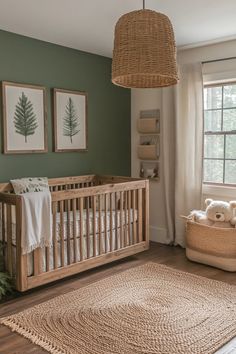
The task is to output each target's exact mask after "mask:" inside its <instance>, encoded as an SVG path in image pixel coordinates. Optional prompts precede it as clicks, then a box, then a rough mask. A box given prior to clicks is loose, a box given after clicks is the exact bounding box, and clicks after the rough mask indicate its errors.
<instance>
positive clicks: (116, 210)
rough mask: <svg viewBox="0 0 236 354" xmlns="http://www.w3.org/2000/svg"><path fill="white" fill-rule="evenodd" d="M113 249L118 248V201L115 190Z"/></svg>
mask: <svg viewBox="0 0 236 354" xmlns="http://www.w3.org/2000/svg"><path fill="white" fill-rule="evenodd" d="M115 238H116V239H115V249H116V250H117V249H118V202H117V192H115Z"/></svg>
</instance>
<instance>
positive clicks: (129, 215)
mask: <svg viewBox="0 0 236 354" xmlns="http://www.w3.org/2000/svg"><path fill="white" fill-rule="evenodd" d="M131 236H132V235H131V196H130V191H128V240H129V241H128V245H129V246H130V245H131V244H132V240H131Z"/></svg>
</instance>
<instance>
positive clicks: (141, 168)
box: [139, 164, 145, 178]
mask: <svg viewBox="0 0 236 354" xmlns="http://www.w3.org/2000/svg"><path fill="white" fill-rule="evenodd" d="M139 177H141V178H144V177H145V176H144V168H143V164H141V167H140V173H139Z"/></svg>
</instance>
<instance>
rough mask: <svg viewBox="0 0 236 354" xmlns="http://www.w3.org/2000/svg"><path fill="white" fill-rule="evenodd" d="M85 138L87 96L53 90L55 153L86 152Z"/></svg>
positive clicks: (86, 131)
mask: <svg viewBox="0 0 236 354" xmlns="http://www.w3.org/2000/svg"><path fill="white" fill-rule="evenodd" d="M87 138H88V124H87V94H86V93H85V92H79V91H69V90H62V89H54V148H55V151H56V152H65V151H68V152H69V151H87V149H88V145H87V144H88V142H87V140H88V139H87Z"/></svg>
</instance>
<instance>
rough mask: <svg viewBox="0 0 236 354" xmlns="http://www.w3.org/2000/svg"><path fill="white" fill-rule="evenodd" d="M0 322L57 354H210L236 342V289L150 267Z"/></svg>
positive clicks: (139, 268)
mask: <svg viewBox="0 0 236 354" xmlns="http://www.w3.org/2000/svg"><path fill="white" fill-rule="evenodd" d="M0 323H2V324H4V325H6V326H8V327H10V328H11V329H12V330H13V331H16V332H17V333H19V334H21V335H23V336H24V337H26V338H28V339H30V340H31V341H32V342H33V343H36V344H38V345H39V346H41V347H42V348H44V349H46V350H47V351H48V352H50V353H53V354H62V353H63V354H64V353H67V354H139V353H147V354H151V353H155V354H158V353H160V354H164V353H165V354H173V353H181V354H209V353H214V352H215V351H216V350H217V349H218V348H220V347H221V346H222V345H223V344H225V343H226V342H228V341H229V340H230V339H231V338H232V337H234V336H236V287H235V286H232V285H228V284H225V283H222V282H218V281H214V280H209V279H206V278H203V277H199V276H195V275H192V274H188V273H184V272H180V271H177V270H174V269H171V268H168V267H166V266H162V265H158V264H154V263H148V264H146V265H143V266H140V267H136V268H133V269H130V270H128V271H125V272H122V273H120V274H118V275H114V276H112V277H109V278H106V279H103V280H101V281H99V282H97V283H94V284H92V285H89V286H87V287H85V288H82V289H79V290H75V291H73V292H70V293H67V294H65V295H61V296H58V297H56V298H54V299H52V300H49V301H47V302H44V303H42V304H40V305H37V306H34V307H32V308H29V309H27V310H25V311H23V312H20V313H18V314H16V315H12V316H9V317H6V318H2V319H1V320H0Z"/></svg>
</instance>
